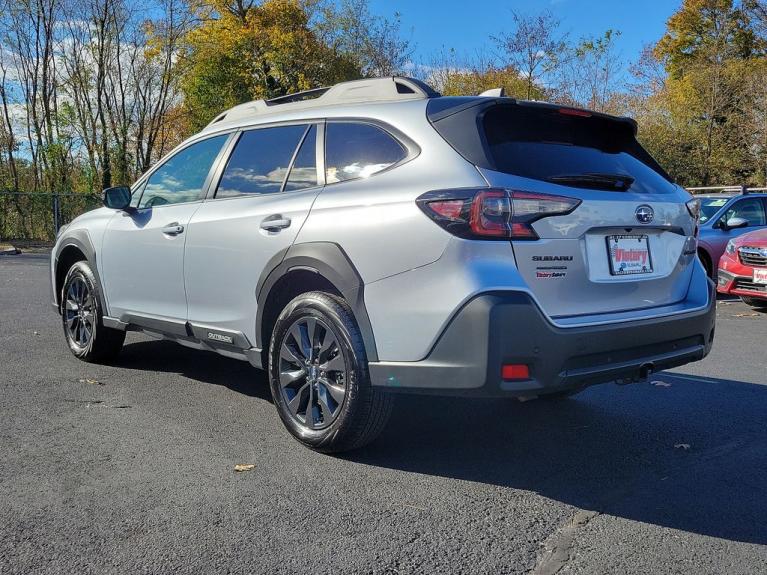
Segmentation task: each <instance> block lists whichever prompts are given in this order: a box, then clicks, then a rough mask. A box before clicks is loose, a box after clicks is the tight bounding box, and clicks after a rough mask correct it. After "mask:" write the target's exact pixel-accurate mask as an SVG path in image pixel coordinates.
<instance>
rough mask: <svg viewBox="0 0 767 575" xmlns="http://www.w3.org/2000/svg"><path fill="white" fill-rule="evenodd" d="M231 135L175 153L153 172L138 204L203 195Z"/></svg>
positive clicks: (187, 199)
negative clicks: (204, 187) (217, 158)
mask: <svg viewBox="0 0 767 575" xmlns="http://www.w3.org/2000/svg"><path fill="white" fill-rule="evenodd" d="M228 137H229V135H228V134H224V135H221V136H214V137H213V138H208V139H207V140H203V141H201V142H197V143H195V144H192V145H191V146H188V147H186V148H184V149H183V150H181V151H180V152H178V153H177V154H174V155H173V156H171V157H170V159H168V160H167V161H166V162H165V163H164V164H162V165H161V166H160V167H159V168H157V170H155V171H154V173H153V174H152V175H151V176H149V179H148V180H147V182H146V186H145V187H144V193H143V194H142V195H141V200H140V201H139V206H138V207H140V208H151V207H155V206H164V205H166V204H180V203H183V202H192V201H194V200H198V199H200V198H201V197H202V192H203V189H202V187H203V185H204V184H205V180H206V178H207V177H208V172H209V171H210V167H211V166H212V165H213V161H214V160H215V159H216V156H218V153H219V151H221V147H222V146H223V145H224V142H226V139H227V138H228Z"/></svg>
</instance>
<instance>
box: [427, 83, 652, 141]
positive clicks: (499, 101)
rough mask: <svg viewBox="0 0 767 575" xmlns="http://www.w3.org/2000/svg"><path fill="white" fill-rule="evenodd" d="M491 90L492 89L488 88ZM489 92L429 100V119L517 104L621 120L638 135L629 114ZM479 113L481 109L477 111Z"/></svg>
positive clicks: (620, 121)
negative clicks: (475, 109) (500, 95)
mask: <svg viewBox="0 0 767 575" xmlns="http://www.w3.org/2000/svg"><path fill="white" fill-rule="evenodd" d="M488 92H490V90H488ZM484 94H487V92H483V93H482V94H480V95H479V96H442V97H441V98H434V99H433V100H431V101H429V106H428V108H427V116H428V118H429V121H430V122H432V123H434V122H438V121H440V120H443V119H444V118H447V117H448V116H452V115H453V114H457V113H458V112H462V111H464V110H467V109H469V108H474V107H475V106H481V107H482V108H481V109H485V108H489V107H490V106H496V105H504V106H509V105H517V106H525V107H530V108H539V109H549V110H555V111H560V112H562V113H568V112H571V113H572V115H574V116H575V115H577V116H584V117H595V118H603V119H605V120H610V121H613V122H619V123H623V124H627V125H629V126H631V130H632V131H633V133H634V136H636V135H637V131H638V128H639V126H638V124H637V123H636V120H634V118H629V117H628V116H613V115H612V114H605V113H603V112H595V111H594V110H588V109H586V108H576V107H573V106H564V105H560V104H552V103H550V102H538V101H535V100H518V99H516V98H506V97H501V98H496V97H490V95H489V94H488V95H484ZM477 112H478V113H479V110H478V111H477Z"/></svg>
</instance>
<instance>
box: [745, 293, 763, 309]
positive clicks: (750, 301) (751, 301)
mask: <svg viewBox="0 0 767 575" xmlns="http://www.w3.org/2000/svg"><path fill="white" fill-rule="evenodd" d="M740 299H741V301H742V302H743V303H744V304H746V305H748V306H751V307H753V308H755V309H761V310H763V309H767V298H765V299H762V298H758V297H746V296H740Z"/></svg>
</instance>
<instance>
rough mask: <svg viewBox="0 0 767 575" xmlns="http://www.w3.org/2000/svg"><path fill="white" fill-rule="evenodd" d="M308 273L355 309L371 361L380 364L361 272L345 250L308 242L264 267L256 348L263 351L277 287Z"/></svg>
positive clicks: (259, 286)
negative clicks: (292, 275) (268, 308)
mask: <svg viewBox="0 0 767 575" xmlns="http://www.w3.org/2000/svg"><path fill="white" fill-rule="evenodd" d="M295 270H306V271H311V272H314V273H317V274H319V275H320V276H322V277H323V278H324V279H325V280H327V281H328V282H330V283H331V284H332V285H333V287H335V288H336V290H338V293H340V294H341V296H343V298H344V299H345V300H346V303H348V304H349V307H351V308H352V312H353V313H354V318H355V319H356V320H357V325H358V326H359V328H360V332H361V333H362V340H363V342H364V343H365V351H366V353H367V357H368V359H369V360H370V361H378V352H377V351H376V345H375V337H374V335H373V328H372V326H371V325H370V318H369V316H368V312H367V309H366V307H365V298H364V295H365V285H364V283H363V281H362V277H361V276H360V274H359V272H358V271H357V268H355V267H354V264H353V263H352V261H351V260H350V259H349V256H348V255H347V254H346V252H345V251H344V250H343V248H342V247H341V246H340V245H338V244H336V243H333V242H306V243H299V244H293V245H292V246H290V248H287V249H285V250H281V251H280V252H278V253H277V254H275V255H274V256H273V257H272V258H271V259H270V260H269V262H268V263H267V265H266V266H265V267H264V271H263V272H262V273H261V277H260V278H259V280H258V284H257V286H256V301H257V302H258V311H257V314H256V347H258V348H260V349H263V348H264V347H265V346H268V342H264V341H262V339H263V338H262V337H261V328H262V322H263V312H264V305H265V303H266V300H267V298H268V297H269V294H270V292H271V290H272V288H273V287H274V286H275V284H276V283H277V282H278V281H279V280H280V278H282V277H283V276H285V275H286V274H287V273H289V272H291V271H295Z"/></svg>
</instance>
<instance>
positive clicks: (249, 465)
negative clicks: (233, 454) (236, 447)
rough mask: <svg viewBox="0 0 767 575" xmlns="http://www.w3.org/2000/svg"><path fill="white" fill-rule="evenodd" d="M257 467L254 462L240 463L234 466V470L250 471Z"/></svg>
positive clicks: (239, 471)
mask: <svg viewBox="0 0 767 575" xmlns="http://www.w3.org/2000/svg"><path fill="white" fill-rule="evenodd" d="M254 467H255V465H254V464H252V463H238V464H237V465H235V466H234V470H235V471H236V472H238V473H242V472H243V471H250V470H251V469H253V468H254Z"/></svg>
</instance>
